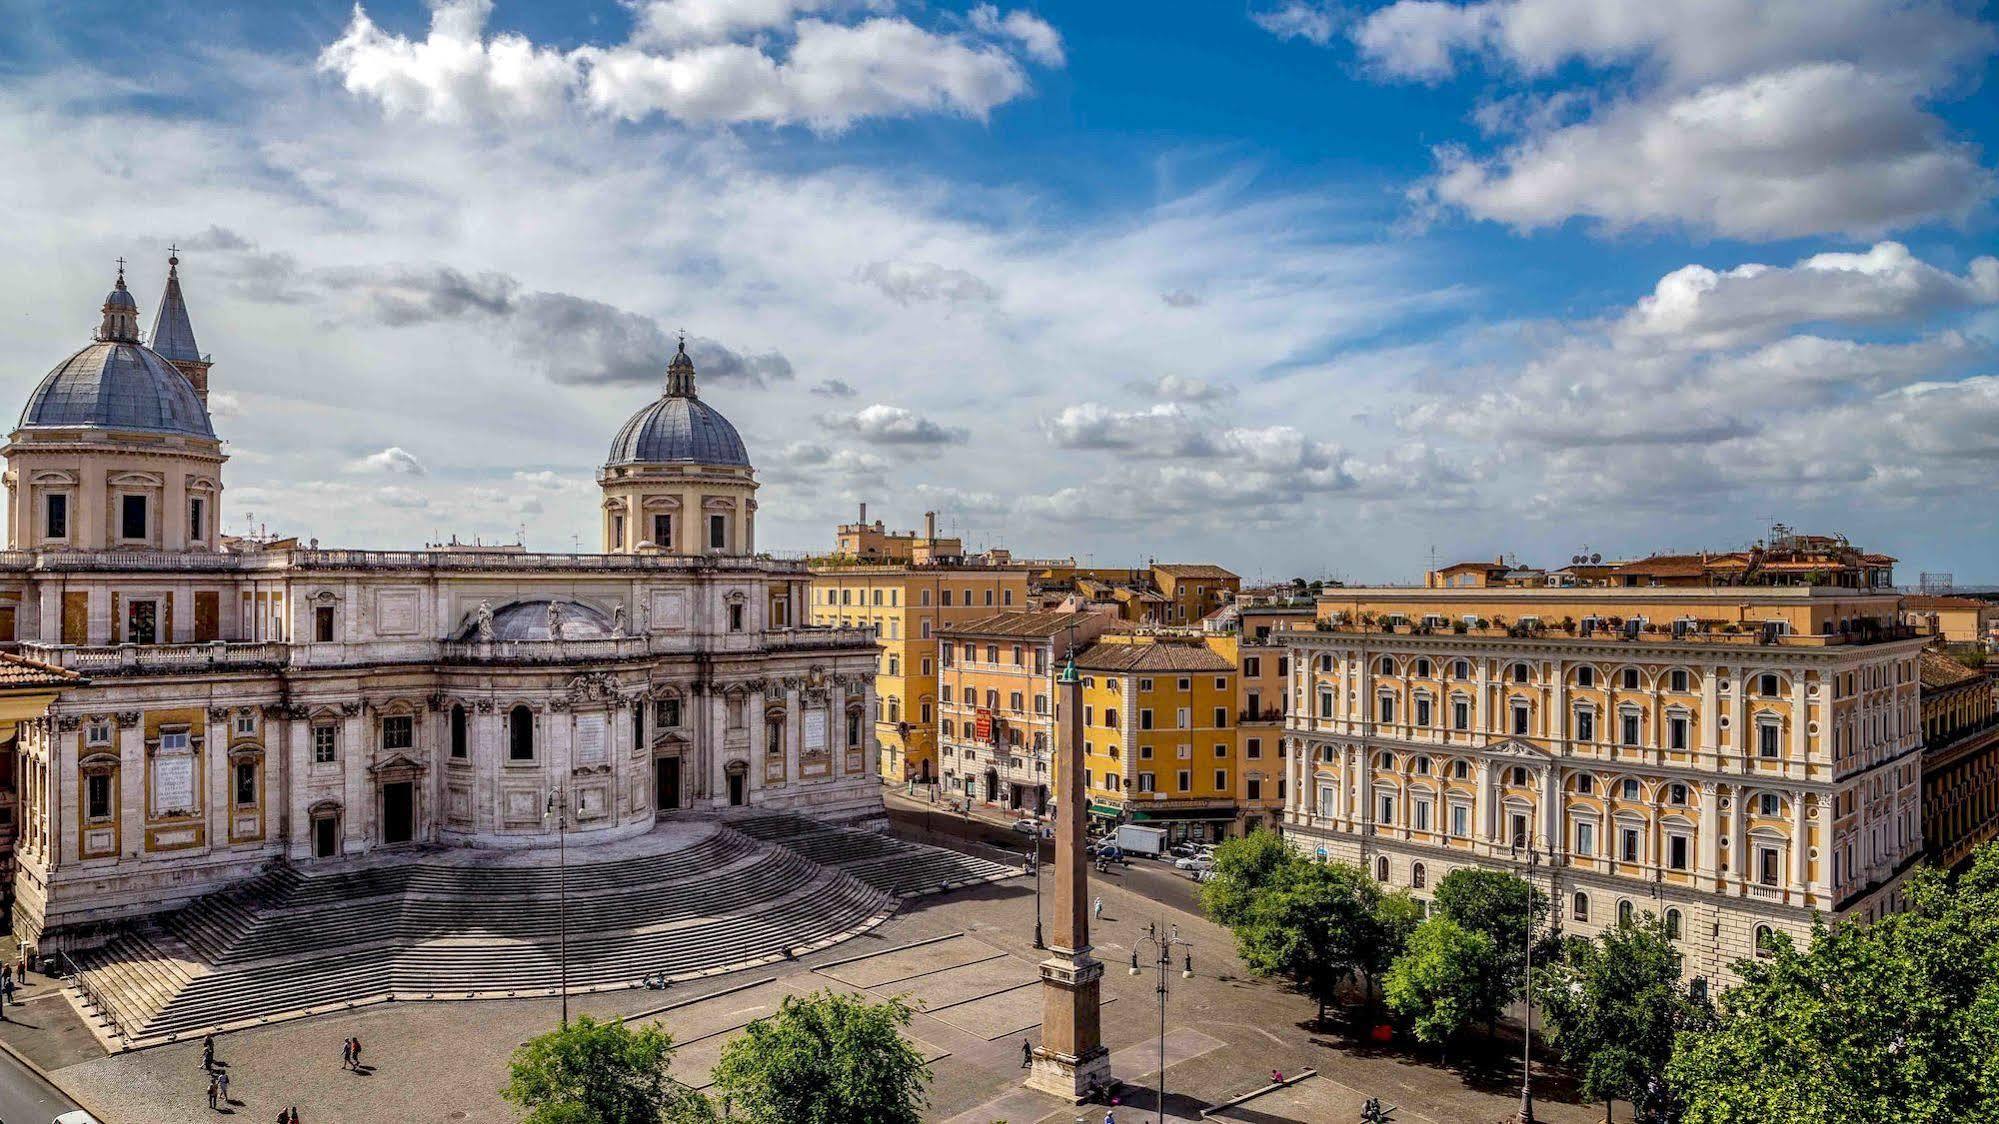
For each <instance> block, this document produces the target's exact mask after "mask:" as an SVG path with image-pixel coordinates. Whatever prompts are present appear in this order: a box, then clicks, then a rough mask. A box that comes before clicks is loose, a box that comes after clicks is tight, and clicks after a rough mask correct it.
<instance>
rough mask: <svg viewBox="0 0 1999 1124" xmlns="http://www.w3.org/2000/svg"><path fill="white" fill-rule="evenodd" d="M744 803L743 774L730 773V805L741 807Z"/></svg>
mask: <svg viewBox="0 0 1999 1124" xmlns="http://www.w3.org/2000/svg"><path fill="white" fill-rule="evenodd" d="M742 803H743V774H741V773H730V774H729V805H730V806H731V807H741V806H742Z"/></svg>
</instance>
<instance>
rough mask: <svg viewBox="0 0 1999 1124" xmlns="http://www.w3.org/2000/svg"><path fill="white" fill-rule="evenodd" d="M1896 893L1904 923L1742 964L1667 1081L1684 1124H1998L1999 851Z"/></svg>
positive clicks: (1778, 941) (1680, 1043) (1821, 932)
mask: <svg viewBox="0 0 1999 1124" xmlns="http://www.w3.org/2000/svg"><path fill="white" fill-rule="evenodd" d="M1903 892H1904V895H1905V897H1906V901H1907V907H1906V908H1905V909H1904V910H1903V911H1902V912H1900V913H1893V914H1889V915H1888V916H1887V917H1884V918H1882V919H1881V920H1879V921H1876V922H1873V923H1871V924H1857V923H1851V922H1849V923H1846V924H1841V925H1839V926H1837V927H1833V928H1827V927H1825V926H1824V925H1819V926H1817V927H1815V928H1814V930H1813V933H1812V939H1811V942H1810V944H1809V946H1808V947H1807V948H1804V949H1798V948H1795V947H1793V945H1792V943H1791V941H1790V939H1789V938H1788V937H1785V936H1781V935H1780V936H1777V937H1775V938H1774V939H1773V940H1771V941H1770V942H1769V943H1768V945H1767V946H1766V947H1767V951H1768V956H1767V957H1763V958H1753V959H1748V960H1743V961H1740V962H1738V963H1737V965H1736V973H1737V975H1739V976H1740V977H1741V978H1742V983H1741V984H1740V985H1739V986H1737V987H1735V988H1732V989H1730V990H1729V991H1728V992H1726V993H1725V994H1724V995H1723V996H1722V997H1721V1002H1720V1011H1719V1015H1718V1017H1717V1019H1716V1021H1715V1022H1714V1024H1713V1025H1712V1026H1711V1027H1707V1028H1696V1029H1692V1030H1688V1031H1683V1032H1682V1033H1681V1034H1680V1036H1679V1037H1678V1039H1677V1040H1676V1042H1675V1044H1674V1050H1673V1057H1672V1061H1671V1062H1670V1063H1668V1065H1667V1068H1666V1077H1667V1083H1668V1085H1669V1086H1670V1087H1671V1089H1672V1091H1673V1093H1674V1094H1675V1095H1676V1096H1677V1098H1678V1099H1679V1101H1680V1103H1681V1106H1682V1109H1683V1112H1684V1116H1685V1119H1686V1120H1687V1121H1688V1122H1689V1124H1724V1122H1733V1121H1747V1120H1755V1121H1773V1122H1783V1121H1817V1120H1840V1121H1843V1122H1853V1124H1874V1122H1881V1124H1886V1122H1888V1121H1896V1122H1902V1121H1935V1122H1938V1124H1942V1122H1945V1121H1950V1122H1959V1121H1965V1122H1972V1124H1993V1122H1995V1121H1999V845H1991V844H1988V845H1987V846H1985V847H1983V848H1981V849H1980V850H1979V851H1978V853H1977V855H1976V857H1975V858H1974V860H1973V864H1972V866H1971V868H1970V869H1969V870H1967V871H1966V872H1965V873H1964V874H1963V875H1961V876H1960V877H1959V878H1958V879H1957V880H1956V881H1955V882H1953V881H1952V880H1951V879H1950V878H1948V877H1947V876H1946V875H1944V874H1942V873H1940V872H1938V871H1935V870H1932V869H1929V868H1927V867H1923V868H1918V869H1917V870H1915V871H1913V872H1911V874H1910V876H1909V879H1908V881H1907V882H1906V883H1905V884H1904V891H1903Z"/></svg>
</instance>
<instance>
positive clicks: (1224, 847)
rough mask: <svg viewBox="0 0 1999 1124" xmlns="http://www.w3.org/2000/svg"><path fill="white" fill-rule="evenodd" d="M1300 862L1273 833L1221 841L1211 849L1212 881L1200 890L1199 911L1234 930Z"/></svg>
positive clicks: (1255, 833)
mask: <svg viewBox="0 0 1999 1124" xmlns="http://www.w3.org/2000/svg"><path fill="white" fill-rule="evenodd" d="M1304 861H1305V860H1304V859H1303V858H1302V857H1301V856H1300V855H1299V854H1298V852H1296V851H1294V850H1292V849H1291V848H1290V847H1289V846H1288V845H1286V844H1285V842H1284V840H1283V839H1281V838H1279V837H1278V835H1277V833H1276V832H1271V831H1264V830H1262V829H1258V830H1256V831H1252V832H1250V833H1249V834H1248V835H1246V836H1243V837H1242V838H1240V839H1228V840H1224V841H1223V842H1222V843H1221V844H1220V845H1219V846H1217V847H1216V848H1215V871H1214V877H1212V878H1210V879H1209V880H1208V881H1207V882H1205V883H1203V884H1202V886H1201V908H1202V909H1203V910H1204V911H1205V912H1206V913H1207V915H1208V917H1209V918H1210V919H1211V920H1213V921H1214V922H1215V923H1216V924H1218V925H1226V926H1229V927H1230V928H1234V927H1235V926H1237V925H1240V924H1242V923H1243V922H1244V921H1246V920H1247V919H1248V918H1249V910H1250V906H1251V905H1252V904H1253V903H1254V902H1255V901H1256V898H1257V895H1258V894H1260V893H1262V892H1263V890H1264V888H1265V887H1267V886H1269V885H1270V884H1271V883H1273V882H1274V881H1276V880H1277V879H1278V878H1280V877H1281V876H1282V874H1283V872H1284V871H1285V870H1286V869H1287V868H1289V867H1291V866H1293V865H1295V864H1297V863H1301V862H1304Z"/></svg>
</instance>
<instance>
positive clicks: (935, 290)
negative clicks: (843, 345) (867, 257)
mask: <svg viewBox="0 0 1999 1124" xmlns="http://www.w3.org/2000/svg"><path fill="white" fill-rule="evenodd" d="M854 276H855V277H856V278H857V279H858V280H860V281H862V282H864V283H866V284H868V285H871V286H873V287H874V288H876V289H877V290H879V291H880V292H881V294H882V295H883V296H885V297H887V298H888V299H890V300H892V301H894V302H895V303H897V304H900V305H910V304H918V303H921V302H924V301H943V302H945V303H947V304H958V303H961V302H983V303H990V302H992V301H996V300H998V299H999V296H1000V294H999V290H998V289H996V288H994V287H993V286H992V284H991V283H989V282H988V281H986V280H985V279H984V278H982V277H980V276H978V275H977V274H974V273H970V272H968V271H966V270H962V269H949V268H946V267H945V266H941V265H938V264H937V263H935V262H922V261H917V262H890V261H872V262H869V263H868V264H866V265H864V266H862V267H861V268H860V269H859V270H857V271H856V272H855V274H854Z"/></svg>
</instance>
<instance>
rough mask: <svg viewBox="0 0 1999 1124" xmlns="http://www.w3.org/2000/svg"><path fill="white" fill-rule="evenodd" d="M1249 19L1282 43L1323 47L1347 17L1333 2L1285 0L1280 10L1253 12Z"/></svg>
mask: <svg viewBox="0 0 1999 1124" xmlns="http://www.w3.org/2000/svg"><path fill="white" fill-rule="evenodd" d="M1249 18H1250V19H1251V20H1253V21H1254V22H1255V23H1256V26H1258V27H1260V28H1262V29H1263V30H1265V31H1268V32H1269V33H1271V34H1272V35H1275V36H1277V37H1278V38H1279V39H1293V38H1296V39H1303V40H1305V41H1306V42H1308V43H1316V44H1318V45H1319V46H1321V47H1323V46H1325V45H1326V44H1327V43H1329V42H1331V41H1332V38H1333V32H1335V31H1337V30H1338V29H1339V26H1340V23H1341V21H1342V20H1343V19H1344V18H1345V17H1344V14H1343V13H1342V12H1341V10H1340V7H1339V5H1337V4H1334V3H1332V2H1331V0H1283V2H1282V3H1280V4H1278V5H1277V6H1276V7H1273V8H1262V9H1258V10H1255V11H1252V12H1250V13H1249Z"/></svg>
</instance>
